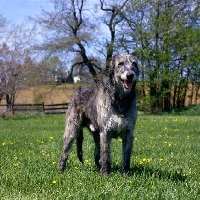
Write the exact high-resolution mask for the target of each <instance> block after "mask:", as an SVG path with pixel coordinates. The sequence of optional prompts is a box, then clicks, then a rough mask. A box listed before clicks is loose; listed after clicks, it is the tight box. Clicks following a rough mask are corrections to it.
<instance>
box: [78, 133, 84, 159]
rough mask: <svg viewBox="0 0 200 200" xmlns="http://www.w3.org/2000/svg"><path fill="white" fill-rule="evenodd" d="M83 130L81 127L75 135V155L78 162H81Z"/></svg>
mask: <svg viewBox="0 0 200 200" xmlns="http://www.w3.org/2000/svg"><path fill="white" fill-rule="evenodd" d="M83 139H84V138H83V130H82V129H81V130H80V131H79V133H78V135H77V136H76V151H77V156H78V159H79V160H80V162H82V163H83V148H82V147H83Z"/></svg>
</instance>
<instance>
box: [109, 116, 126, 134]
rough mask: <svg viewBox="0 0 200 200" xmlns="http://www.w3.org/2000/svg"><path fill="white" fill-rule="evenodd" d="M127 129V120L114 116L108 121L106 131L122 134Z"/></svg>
mask: <svg viewBox="0 0 200 200" xmlns="http://www.w3.org/2000/svg"><path fill="white" fill-rule="evenodd" d="M125 127H127V119H126V118H124V117H122V116H120V115H117V114H112V115H111V116H110V118H109V119H108V123H107V126H106V129H107V130H108V131H111V132H116V133H118V134H120V133H121V132H122V130H123V129H125Z"/></svg>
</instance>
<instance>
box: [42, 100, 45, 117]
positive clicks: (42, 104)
mask: <svg viewBox="0 0 200 200" xmlns="http://www.w3.org/2000/svg"><path fill="white" fill-rule="evenodd" d="M42 113H43V114H44V113H45V111H44V102H43V103H42Z"/></svg>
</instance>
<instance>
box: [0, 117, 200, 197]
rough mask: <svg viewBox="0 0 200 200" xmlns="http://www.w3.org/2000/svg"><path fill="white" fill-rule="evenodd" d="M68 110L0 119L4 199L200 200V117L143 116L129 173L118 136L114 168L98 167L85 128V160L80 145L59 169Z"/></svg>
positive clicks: (0, 182) (0, 192)
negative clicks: (107, 171) (81, 158)
mask: <svg viewBox="0 0 200 200" xmlns="http://www.w3.org/2000/svg"><path fill="white" fill-rule="evenodd" d="M64 126H65V116H64V115H46V116H42V115H35V116H34V115H33V116H25V115H24V116H16V117H7V118H4V119H0V199H1V200H11V199H12V200H18V199H20V200H24V199H27V200H30V199H33V200H35V199H46V200H54V199H59V200H62V199H63V200H64V199H75V200H80V199H86V200H88V199H94V200H96V199H113V200H116V199H119V200H122V199H124V200H127V199H136V200H139V199H148V200H149V199H164V200H165V199H180V200H183V199H191V200H195V199H200V117H199V116H195V117H194V116H188V117H187V116H152V115H150V116H145V115H144V116H143V115H140V116H139V117H138V121H137V125H136V129H135V145H134V150H133V154H132V160H131V172H130V174H129V175H128V176H123V175H121V173H120V165H121V145H122V142H121V140H120V139H113V140H112V150H111V152H112V173H111V175H109V176H108V177H102V175H101V174H100V173H99V172H98V171H96V168H95V165H94V160H93V151H94V144H93V140H92V137H91V136H90V135H89V134H88V133H87V130H85V136H84V137H85V139H84V146H83V150H84V160H85V163H84V165H82V164H80V163H79V161H78V158H77V157H76V152H75V149H74V147H75V145H74V146H73V149H72V151H71V154H70V157H69V160H68V163H67V164H68V165H67V169H66V171H65V172H64V173H59V172H58V171H57V165H58V162H59V158H60V154H61V150H62V145H63V141H62V135H63V132H64Z"/></svg>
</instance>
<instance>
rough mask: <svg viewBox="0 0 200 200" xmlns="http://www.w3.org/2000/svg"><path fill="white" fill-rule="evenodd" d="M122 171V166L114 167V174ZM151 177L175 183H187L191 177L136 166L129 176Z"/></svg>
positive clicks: (180, 173) (179, 172) (175, 172)
mask: <svg viewBox="0 0 200 200" xmlns="http://www.w3.org/2000/svg"><path fill="white" fill-rule="evenodd" d="M119 171H121V167H120V166H113V167H112V172H113V173H117V172H119ZM144 175H145V176H149V177H155V178H158V179H167V180H171V181H174V182H179V181H181V182H184V181H186V180H187V179H188V178H189V177H188V176H187V175H185V174H184V173H183V172H182V171H181V170H177V171H175V170H174V171H171V172H170V171H162V170H160V169H154V168H150V167H148V166H134V167H132V168H131V169H130V172H129V173H128V174H127V176H129V177H131V176H144Z"/></svg>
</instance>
